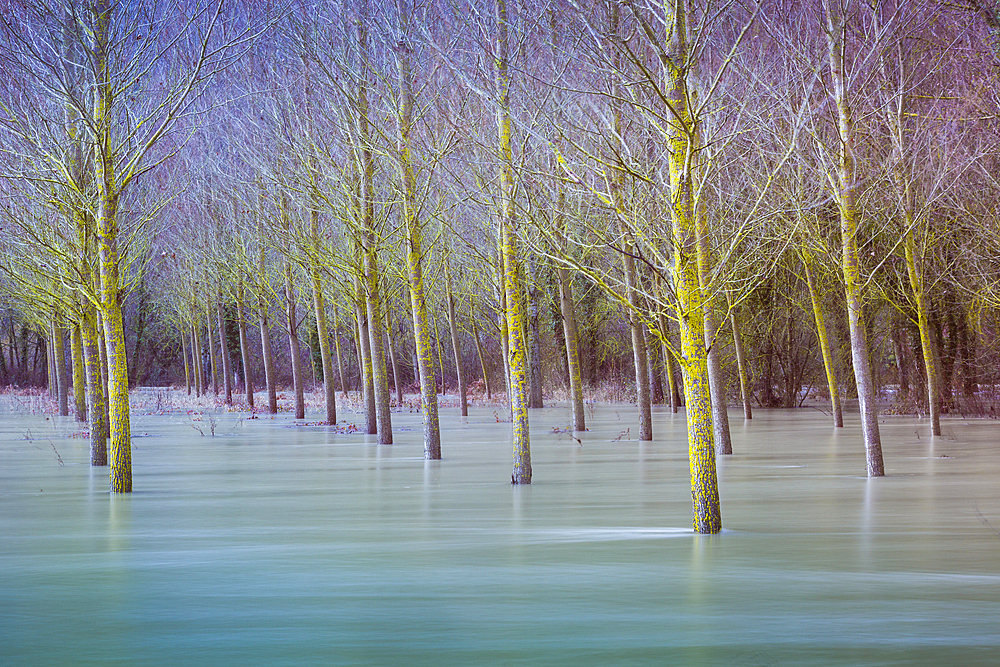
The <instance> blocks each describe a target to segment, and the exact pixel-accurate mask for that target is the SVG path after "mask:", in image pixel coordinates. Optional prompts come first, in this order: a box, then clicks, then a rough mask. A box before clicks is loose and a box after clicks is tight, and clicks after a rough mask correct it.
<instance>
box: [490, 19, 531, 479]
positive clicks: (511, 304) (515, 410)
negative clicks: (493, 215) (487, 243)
mask: <svg viewBox="0 0 1000 667" xmlns="http://www.w3.org/2000/svg"><path fill="white" fill-rule="evenodd" d="M496 16H497V52H496V53H497V55H496V59H495V61H494V65H495V67H496V86H497V93H498V94H497V100H498V101H499V104H498V109H497V131H498V135H499V147H500V158H501V159H500V201H501V213H500V239H501V249H502V255H503V278H504V281H503V289H504V295H505V297H506V309H505V314H506V317H505V318H504V322H505V324H506V327H505V328H506V329H507V331H508V332H509V336H508V346H509V355H508V366H509V368H510V372H509V374H508V385H509V388H510V411H511V419H512V421H513V427H514V428H513V431H514V433H513V445H514V449H513V458H514V470H513V472H512V473H511V476H510V481H511V483H512V484H531V445H530V440H529V435H528V395H527V394H528V387H527V383H528V369H527V364H526V359H525V349H524V341H525V335H524V329H525V326H524V325H525V322H524V312H523V311H522V303H521V301H522V300H521V294H522V292H523V291H524V285H523V284H522V282H521V272H520V270H519V268H520V267H519V261H520V256H519V255H518V253H519V250H518V245H517V229H516V227H515V225H516V224H517V219H516V212H515V208H514V157H513V150H512V146H511V120H510V74H509V72H508V44H507V35H508V30H509V25H508V20H507V0H496Z"/></svg>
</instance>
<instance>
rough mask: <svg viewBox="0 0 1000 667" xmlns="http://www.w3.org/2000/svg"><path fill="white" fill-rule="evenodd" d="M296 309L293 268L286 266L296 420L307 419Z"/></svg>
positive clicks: (287, 306) (286, 315)
mask: <svg viewBox="0 0 1000 667" xmlns="http://www.w3.org/2000/svg"><path fill="white" fill-rule="evenodd" d="M296 310H297V309H296V307H295V285H294V284H293V283H292V267H291V265H290V264H287V263H286V264H285V326H286V327H287V329H288V353H289V355H290V356H291V362H292V391H293V393H294V395H295V418H296V419H305V418H306V397H305V388H304V387H303V380H302V350H301V346H300V344H299V316H298V313H297V312H296Z"/></svg>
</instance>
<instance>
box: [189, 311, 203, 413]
mask: <svg viewBox="0 0 1000 667" xmlns="http://www.w3.org/2000/svg"><path fill="white" fill-rule="evenodd" d="M191 340H192V344H193V345H194V349H193V350H192V351H191V359H192V360H193V361H194V393H195V396H201V395H202V394H204V393H205V369H204V368H202V362H201V348H202V345H201V332H200V331H199V330H198V318H197V317H195V318H194V319H193V320H192V322H191Z"/></svg>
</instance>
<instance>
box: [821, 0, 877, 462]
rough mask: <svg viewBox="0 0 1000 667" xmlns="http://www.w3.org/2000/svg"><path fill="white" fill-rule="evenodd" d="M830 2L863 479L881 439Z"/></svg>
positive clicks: (838, 30) (847, 120) (837, 19)
mask: <svg viewBox="0 0 1000 667" xmlns="http://www.w3.org/2000/svg"><path fill="white" fill-rule="evenodd" d="M830 5H831V0H823V8H824V11H825V14H826V20H827V25H826V35H827V42H828V45H829V56H830V75H831V83H832V88H833V95H834V100H835V102H836V104H837V112H838V113H837V116H838V132H839V139H840V165H839V170H838V171H839V174H838V176H839V184H838V191H837V193H836V194H837V203H838V204H839V205H840V235H841V244H842V268H843V273H844V293H845V297H846V301H847V321H848V325H849V327H850V336H851V358H852V361H853V365H854V379H855V383H856V384H857V389H858V403H859V406H860V408H861V430H862V432H863V434H864V442H865V459H866V463H867V466H866V467H867V472H868V476H869V477H881V476H883V475H884V474H885V469H884V466H883V462H882V442H881V438H880V436H879V428H878V408H877V406H876V405H875V386H874V383H873V381H872V370H871V357H870V353H869V349H868V338H867V336H866V335H865V326H864V317H863V314H862V306H863V303H862V295H861V290H862V286H863V284H864V283H863V280H862V277H861V266H860V262H859V259H858V238H857V236H858V222H857V208H856V206H855V189H856V188H857V185H858V183H857V175H856V173H855V163H854V140H855V139H854V119H853V117H852V112H851V106H850V103H849V101H848V97H847V87H846V82H845V78H844V39H845V21H846V19H845V18H844V17H842V16H838V15H836V14H835V13H834V11H833V9H832V8H831V6H830Z"/></svg>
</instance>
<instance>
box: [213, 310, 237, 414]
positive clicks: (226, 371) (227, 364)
mask: <svg viewBox="0 0 1000 667" xmlns="http://www.w3.org/2000/svg"><path fill="white" fill-rule="evenodd" d="M215 311H216V313H217V315H218V317H219V354H220V356H221V357H222V364H221V366H222V378H223V381H222V384H223V386H224V387H225V391H226V405H232V404H233V368H232V358H231V357H230V356H229V340H228V339H227V337H226V317H225V315H224V314H223V312H222V302H221V301H218V302H217V303H216V306H215Z"/></svg>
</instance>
